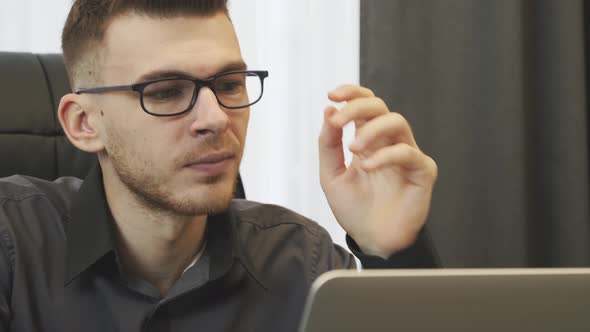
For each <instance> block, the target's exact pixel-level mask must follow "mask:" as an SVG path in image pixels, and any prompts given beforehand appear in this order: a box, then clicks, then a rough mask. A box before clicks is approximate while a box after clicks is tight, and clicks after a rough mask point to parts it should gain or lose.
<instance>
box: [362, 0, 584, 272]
mask: <svg viewBox="0 0 590 332" xmlns="http://www.w3.org/2000/svg"><path fill="white" fill-rule="evenodd" d="M589 5H590V4H588V5H586V4H585V3H584V1H583V0H530V1H525V0H505V1H501V0H498V1H488V0H482V1H479V0H477V1H474V0H444V1H442V0H405V1H404V0H361V83H362V84H364V85H367V86H368V87H370V88H372V89H373V90H374V91H375V92H376V93H377V94H378V95H380V96H382V97H384V99H386V101H387V102H388V104H389V105H390V107H391V108H392V110H394V111H397V112H400V113H401V114H403V115H404V116H405V117H406V118H407V119H408V120H409V121H410V123H411V124H412V126H413V129H414V134H415V135H416V138H417V140H418V143H419V144H420V146H421V148H422V149H423V150H424V151H425V152H427V153H428V154H430V155H431V156H433V157H434V158H435V159H436V160H437V162H438V165H439V169H440V175H439V180H438V183H437V187H436V190H435V194H434V198H433V206H432V211H431V215H430V219H429V225H430V229H431V233H432V236H433V239H434V242H435V245H436V246H437V249H438V251H439V255H440V256H441V260H442V262H443V264H444V265H445V266H448V267H499V266H500V267H509V266H590V214H589V209H588V205H589V184H590V182H589V176H588V175H589V161H588V155H589V150H588V146H589V145H588V129H589V122H588V105H587V96H588V92H589V88H588V84H587V77H589V76H588V75H589V73H590V71H589V68H590V63H589V62H588V61H589V59H590V58H589V54H590V53H589V48H588V41H589V38H590V36H589V32H590V30H589V25H590V16H588V14H587V13H588V8H585V6H589Z"/></svg>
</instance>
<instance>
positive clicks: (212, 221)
mask: <svg viewBox="0 0 590 332" xmlns="http://www.w3.org/2000/svg"><path fill="white" fill-rule="evenodd" d="M238 222H239V217H238V215H237V213H236V211H235V209H234V208H233V204H232V206H230V208H229V209H227V210H225V211H224V212H222V213H220V214H217V215H212V216H209V220H208V222H207V246H208V250H209V254H210V257H211V271H210V279H211V280H215V279H218V278H220V277H222V276H224V275H225V274H227V273H228V272H229V271H230V269H231V268H232V266H233V263H234V261H237V262H238V263H239V264H240V265H241V266H243V268H244V269H245V270H246V272H247V273H248V274H249V275H250V276H251V277H252V278H254V280H256V282H257V283H258V284H259V285H260V286H262V288H264V289H266V290H268V287H267V286H268V283H267V282H266V280H265V279H263V277H262V273H260V270H259V269H257V268H256V265H255V264H254V260H253V257H252V255H251V254H250V251H249V250H248V248H247V246H246V244H245V243H244V242H243V241H242V239H240V237H239V232H238Z"/></svg>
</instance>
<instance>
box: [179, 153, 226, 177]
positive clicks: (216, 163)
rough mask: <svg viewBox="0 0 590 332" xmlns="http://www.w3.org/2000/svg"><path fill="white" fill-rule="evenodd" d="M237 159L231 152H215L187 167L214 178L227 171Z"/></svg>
mask: <svg viewBox="0 0 590 332" xmlns="http://www.w3.org/2000/svg"><path fill="white" fill-rule="evenodd" d="M235 158H236V155H235V154H234V153H232V152H229V151H220V152H214V153H210V154H207V155H205V156H202V157H200V158H199V159H198V160H196V161H193V162H191V163H189V164H187V165H186V166H185V167H187V168H190V169H194V170H196V171H198V172H200V173H205V174H207V175H209V176H214V175H219V174H222V173H224V172H225V171H227V169H228V168H229V167H230V166H231V164H232V162H233V160H234V159H235Z"/></svg>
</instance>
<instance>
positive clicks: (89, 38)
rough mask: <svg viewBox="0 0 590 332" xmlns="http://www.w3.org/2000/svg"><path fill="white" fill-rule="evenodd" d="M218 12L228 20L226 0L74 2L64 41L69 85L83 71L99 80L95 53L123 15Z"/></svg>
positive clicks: (178, 14) (150, 15)
mask: <svg viewBox="0 0 590 332" xmlns="http://www.w3.org/2000/svg"><path fill="white" fill-rule="evenodd" d="M219 12H223V13H225V14H226V15H228V17H229V14H228V9H227V0H74V3H73V4H72V8H71V9H70V13H69V14H68V18H67V20H66V23H65V26H64V29H63V32H62V41H61V46H62V50H63V56H64V61H65V64H66V69H67V71H68V76H69V78H70V84H71V85H72V87H73V88H74V87H75V85H76V80H77V78H79V76H81V74H82V71H83V72H84V74H89V75H88V76H90V77H96V75H97V74H96V72H95V71H96V69H97V68H96V61H97V59H96V58H95V57H93V54H94V53H96V51H97V49H98V48H99V47H100V46H101V45H100V44H101V43H102V42H103V41H104V35H105V31H106V29H107V28H108V25H109V23H110V22H111V21H112V20H113V19H114V18H116V17H118V16H120V15H124V14H128V13H138V14H141V15H147V16H149V17H157V18H166V17H177V16H202V17H203V16H211V15H214V14H217V13H219ZM93 52H94V53H93ZM84 76H86V75H84Z"/></svg>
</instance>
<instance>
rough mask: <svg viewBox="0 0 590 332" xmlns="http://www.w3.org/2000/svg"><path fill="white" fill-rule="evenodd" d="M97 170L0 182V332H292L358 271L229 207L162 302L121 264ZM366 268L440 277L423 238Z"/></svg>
mask: <svg viewBox="0 0 590 332" xmlns="http://www.w3.org/2000/svg"><path fill="white" fill-rule="evenodd" d="M112 227H113V226H112V216H111V214H110V210H109V207H108V205H107V202H106V199H105V195H104V191H103V186H102V177H101V171H100V168H99V167H98V166H97V167H95V168H94V169H93V170H92V171H91V172H90V174H89V175H88V177H87V178H86V179H85V180H84V181H82V180H79V179H75V178H61V179H59V180H56V181H55V182H47V181H43V180H39V179H34V178H29V177H23V176H13V177H9V178H5V179H0V331H55V332H69V331H85V332H94V331H96V332H98V331H100V332H103V331H125V332H129V331H174V332H182V331H257V332H259V331H273V332H280V331H296V329H297V326H298V322H299V319H300V315H301V312H302V309H303V304H304V301H305V298H306V296H307V292H308V290H309V288H310V285H311V283H312V282H313V280H314V279H316V278H317V277H318V276H319V275H320V274H321V273H323V272H325V271H328V270H331V269H340V268H346V269H348V268H354V267H355V261H354V259H353V256H352V255H350V254H349V253H347V252H346V251H345V250H344V249H342V248H341V247H339V246H337V245H335V244H333V242H332V240H331V239H330V237H329V235H328V233H327V232H326V230H324V229H323V228H322V227H321V226H319V225H318V224H316V223H315V222H313V221H311V220H309V219H307V218H305V217H302V216H300V215H298V214H296V213H294V212H292V211H289V210H287V209H285V208H282V207H279V206H274V205H267V204H259V203H254V202H250V201H245V200H234V201H233V203H232V205H231V207H230V208H229V209H228V210H227V211H225V212H224V213H221V214H219V215H215V216H210V219H209V222H208V226H207V227H208V228H207V235H206V236H207V247H206V250H205V253H204V255H203V256H202V257H201V259H200V260H199V261H198V262H197V264H195V265H194V266H193V267H191V268H190V269H188V270H187V271H186V272H185V273H184V274H183V275H182V276H181V277H180V279H179V280H178V281H177V282H176V284H175V285H174V286H173V288H172V289H171V290H170V292H169V293H168V294H167V295H166V296H165V297H163V298H162V297H160V296H159V292H158V290H157V289H156V288H155V287H153V286H152V285H150V284H149V283H147V282H145V281H141V280H130V279H129V278H126V276H125V274H124V273H123V272H122V269H121V267H120V264H119V260H118V256H117V250H116V246H115V242H114V233H113V229H112ZM347 240H348V245H349V247H350V249H351V250H352V251H353V252H354V253H355V255H357V256H358V257H359V258H360V260H361V263H362V264H363V266H364V267H369V268H370V267H433V266H434V265H435V259H434V255H433V252H432V250H431V248H430V246H429V242H428V241H427V240H426V239H425V237H424V234H421V236H420V237H419V238H418V240H417V241H416V243H415V244H414V245H413V246H411V247H410V248H408V249H406V250H405V251H403V252H400V253H398V254H395V255H394V256H393V257H391V258H390V259H388V260H384V259H380V258H376V257H369V256H365V255H363V254H362V253H361V252H360V251H359V249H358V247H357V246H356V244H355V243H354V241H353V240H352V239H350V238H348V239H347Z"/></svg>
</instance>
